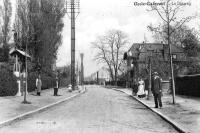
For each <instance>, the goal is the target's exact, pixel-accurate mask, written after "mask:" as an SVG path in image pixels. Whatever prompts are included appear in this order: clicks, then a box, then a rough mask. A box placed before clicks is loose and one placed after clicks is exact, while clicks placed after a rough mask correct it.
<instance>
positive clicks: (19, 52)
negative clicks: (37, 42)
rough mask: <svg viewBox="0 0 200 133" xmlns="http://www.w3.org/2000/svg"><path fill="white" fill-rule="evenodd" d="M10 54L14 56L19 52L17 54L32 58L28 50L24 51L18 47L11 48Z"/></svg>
mask: <svg viewBox="0 0 200 133" xmlns="http://www.w3.org/2000/svg"><path fill="white" fill-rule="evenodd" d="M9 54H10V55H11V56H14V55H15V54H17V55H20V56H24V57H28V58H31V56H30V55H29V54H27V53H26V52H24V51H22V50H19V49H16V48H13V49H11V50H10V52H9Z"/></svg>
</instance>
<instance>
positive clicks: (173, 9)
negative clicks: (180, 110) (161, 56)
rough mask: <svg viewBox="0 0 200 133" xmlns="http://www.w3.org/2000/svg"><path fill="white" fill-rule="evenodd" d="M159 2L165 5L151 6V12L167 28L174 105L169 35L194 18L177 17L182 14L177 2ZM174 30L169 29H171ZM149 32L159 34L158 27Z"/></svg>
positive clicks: (171, 0) (167, 0)
mask: <svg viewBox="0 0 200 133" xmlns="http://www.w3.org/2000/svg"><path fill="white" fill-rule="evenodd" d="M161 2H163V3H165V4H164V5H153V6H151V10H149V11H154V12H156V13H157V14H158V15H159V17H160V18H161V19H162V20H163V22H164V25H166V26H167V31H166V33H165V34H166V35H167V42H168V45H169V53H170V70H171V79H172V90H173V91H172V92H173V103H175V83H174V72H173V64H172V55H171V35H172V33H173V32H174V31H175V30H177V29H179V28H180V27H181V26H182V25H183V24H184V23H186V22H188V21H190V20H191V19H192V18H194V16H187V17H180V18H179V17H177V16H181V15H183V14H180V12H181V11H183V10H182V9H183V7H184V6H183V5H181V4H178V1H174V0H161ZM172 26H173V27H174V28H171V27H172ZM148 28H149V29H150V30H151V31H154V32H161V31H159V27H152V26H148Z"/></svg>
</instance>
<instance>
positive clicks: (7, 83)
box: [0, 65, 18, 96]
mask: <svg viewBox="0 0 200 133" xmlns="http://www.w3.org/2000/svg"><path fill="white" fill-rule="evenodd" d="M0 75H1V76H0V96H14V95H16V93H17V88H18V86H17V79H16V77H15V76H14V74H13V73H12V71H11V70H9V65H6V66H3V67H2V66H1V68H0Z"/></svg>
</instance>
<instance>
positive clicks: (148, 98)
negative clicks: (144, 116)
mask: <svg viewBox="0 0 200 133" xmlns="http://www.w3.org/2000/svg"><path fill="white" fill-rule="evenodd" d="M147 52H148V53H149V58H148V62H149V84H148V96H147V100H150V94H151V86H152V85H151V81H152V79H151V77H152V75H151V74H152V63H151V62H152V54H153V49H148V50H147Z"/></svg>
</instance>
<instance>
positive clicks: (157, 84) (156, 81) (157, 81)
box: [152, 72, 162, 108]
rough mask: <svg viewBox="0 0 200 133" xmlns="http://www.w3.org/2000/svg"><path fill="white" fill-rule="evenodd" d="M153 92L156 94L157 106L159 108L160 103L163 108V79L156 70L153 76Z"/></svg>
mask: <svg viewBox="0 0 200 133" xmlns="http://www.w3.org/2000/svg"><path fill="white" fill-rule="evenodd" d="M152 93H153V96H154V101H155V108H158V105H159V106H160V108H162V100H161V97H162V79H161V78H160V77H159V75H158V73H157V72H154V74H153V78H152Z"/></svg>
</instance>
